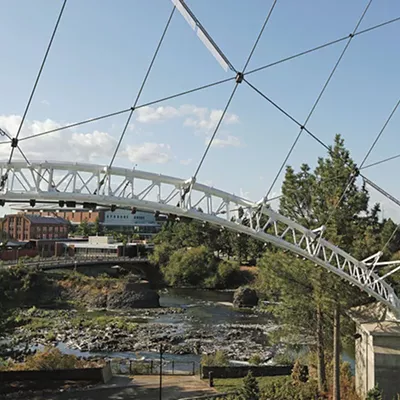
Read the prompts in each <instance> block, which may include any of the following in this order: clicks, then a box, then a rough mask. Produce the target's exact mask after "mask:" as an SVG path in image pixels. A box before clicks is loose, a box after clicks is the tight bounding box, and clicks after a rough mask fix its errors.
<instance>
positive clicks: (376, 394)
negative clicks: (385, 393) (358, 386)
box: [365, 386, 383, 400]
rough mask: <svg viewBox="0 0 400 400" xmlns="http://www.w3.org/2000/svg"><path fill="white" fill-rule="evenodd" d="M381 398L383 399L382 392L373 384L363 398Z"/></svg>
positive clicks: (368, 399)
mask: <svg viewBox="0 0 400 400" xmlns="http://www.w3.org/2000/svg"><path fill="white" fill-rule="evenodd" d="M382 399H383V397H382V392H381V391H380V390H379V388H378V386H375V387H374V388H373V389H371V390H369V391H368V393H367V397H366V399H365V400H382Z"/></svg>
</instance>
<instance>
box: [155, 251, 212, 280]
mask: <svg viewBox="0 0 400 400" xmlns="http://www.w3.org/2000/svg"><path fill="white" fill-rule="evenodd" d="M161 270H162V273H163V275H164V279H165V281H166V282H167V283H168V284H169V285H171V286H202V287H204V286H206V282H205V281H206V279H207V278H209V277H211V276H213V275H215V273H216V271H217V259H216V258H215V256H214V254H213V253H212V252H211V251H210V250H209V249H207V248H206V247H205V246H199V247H193V248H191V249H179V250H176V251H175V252H174V253H173V254H172V256H171V258H170V260H169V263H168V264H167V265H164V266H162V268H161Z"/></svg>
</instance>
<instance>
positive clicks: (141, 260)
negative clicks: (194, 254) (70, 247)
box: [2, 255, 148, 270]
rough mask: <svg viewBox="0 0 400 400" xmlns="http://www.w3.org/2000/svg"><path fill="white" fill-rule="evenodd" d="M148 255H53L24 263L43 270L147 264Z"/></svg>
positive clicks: (13, 264) (7, 262)
mask: <svg viewBox="0 0 400 400" xmlns="http://www.w3.org/2000/svg"><path fill="white" fill-rule="evenodd" d="M19 263H20V262H19V261H18V260H15V261H14V262H10V261H6V262H4V263H3V266H2V267H3V268H12V267H15V266H16V265H19ZM147 263H148V259H147V258H146V257H122V256H121V257H115V256H109V257H107V256H96V255H88V256H83V257H82V256H81V257H79V256H78V257H52V258H49V259H45V258H44V259H43V258H42V259H40V260H37V261H30V260H24V262H23V265H24V266H26V267H28V268H29V267H31V268H34V267H36V268H39V269H41V270H53V269H63V268H77V267H85V266H94V265H126V264H147Z"/></svg>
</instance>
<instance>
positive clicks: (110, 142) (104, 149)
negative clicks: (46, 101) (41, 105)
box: [0, 115, 172, 163]
mask: <svg viewBox="0 0 400 400" xmlns="http://www.w3.org/2000/svg"><path fill="white" fill-rule="evenodd" d="M20 123H21V116H18V115H9V116H4V115H0V127H1V128H2V129H5V130H6V131H7V132H8V133H9V134H10V135H11V136H15V134H16V132H17V130H18V127H19V124H20ZM60 126H61V124H60V123H58V122H56V121H53V120H50V119H46V120H44V121H29V120H26V121H25V123H24V126H23V129H22V132H21V136H20V138H21V139H22V138H23V137H26V136H29V135H34V134H37V133H41V132H44V131H49V130H53V129H56V128H59V127H60ZM6 140H8V139H6V138H0V141H6ZM116 144H117V140H116V138H114V137H113V136H112V135H110V134H109V133H107V132H101V131H98V130H94V131H93V132H90V133H82V132H78V131H73V130H71V129H67V130H63V131H59V132H54V133H51V134H48V135H44V136H41V137H38V138H35V139H28V140H24V141H20V145H21V148H22V150H23V151H24V153H25V155H26V156H27V157H28V159H30V160H47V161H55V160H58V161H78V162H82V161H83V162H91V163H96V162H98V163H105V162H109V161H110V157H111V155H112V154H113V152H114V150H115V148H116ZM9 154H10V145H9V144H3V145H0V159H6V158H8V156H9ZM14 157H15V159H21V155H20V153H19V151H15V152H14ZM118 157H124V158H125V159H129V160H130V161H135V162H154V163H165V162H167V161H169V160H170V159H172V154H171V148H170V146H169V145H167V144H158V143H151V142H145V143H143V144H140V145H137V146H136V145H135V146H133V145H128V146H125V147H124V148H121V150H120V151H119V153H118Z"/></svg>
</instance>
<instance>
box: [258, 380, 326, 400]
mask: <svg viewBox="0 0 400 400" xmlns="http://www.w3.org/2000/svg"><path fill="white" fill-rule="evenodd" d="M260 398H261V399H262V400H267V399H268V400H288V399H291V400H314V399H316V400H317V399H318V400H319V399H321V400H322V399H323V397H320V395H319V393H318V388H317V383H316V382H315V381H314V380H311V381H309V382H307V383H300V384H297V385H294V384H293V383H292V382H285V383H283V384H278V383H275V382H273V383H272V384H271V385H268V386H266V387H264V388H263V391H262V394H261V397H260Z"/></svg>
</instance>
